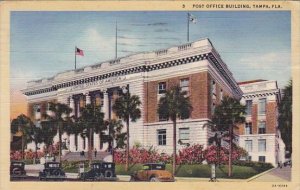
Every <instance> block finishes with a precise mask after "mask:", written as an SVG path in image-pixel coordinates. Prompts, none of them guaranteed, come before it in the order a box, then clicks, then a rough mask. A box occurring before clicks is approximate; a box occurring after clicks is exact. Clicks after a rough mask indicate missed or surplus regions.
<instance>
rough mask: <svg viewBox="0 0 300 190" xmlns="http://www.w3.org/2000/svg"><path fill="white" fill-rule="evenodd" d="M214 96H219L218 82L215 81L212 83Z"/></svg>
mask: <svg viewBox="0 0 300 190" xmlns="http://www.w3.org/2000/svg"><path fill="white" fill-rule="evenodd" d="M211 90H212V94H213V95H216V94H217V87H216V82H215V81H214V80H213V81H212V89H211Z"/></svg>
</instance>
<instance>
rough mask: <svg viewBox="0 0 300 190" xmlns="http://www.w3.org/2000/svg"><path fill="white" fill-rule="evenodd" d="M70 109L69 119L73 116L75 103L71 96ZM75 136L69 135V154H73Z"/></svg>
mask: <svg viewBox="0 0 300 190" xmlns="http://www.w3.org/2000/svg"><path fill="white" fill-rule="evenodd" d="M69 106H70V108H71V109H72V112H71V113H70V117H72V116H74V115H75V103H74V99H73V97H72V96H70V105H69ZM75 138H76V137H75V135H74V134H71V135H70V136H69V139H70V145H69V150H70V151H71V152H75V151H76V144H75Z"/></svg>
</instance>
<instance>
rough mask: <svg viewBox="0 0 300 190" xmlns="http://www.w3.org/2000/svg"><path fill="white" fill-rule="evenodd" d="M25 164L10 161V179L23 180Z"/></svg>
mask: <svg viewBox="0 0 300 190" xmlns="http://www.w3.org/2000/svg"><path fill="white" fill-rule="evenodd" d="M25 177H26V171H25V163H24V162H19V161H11V162H10V178H11V179H14V178H25Z"/></svg>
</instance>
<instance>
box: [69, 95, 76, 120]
mask: <svg viewBox="0 0 300 190" xmlns="http://www.w3.org/2000/svg"><path fill="white" fill-rule="evenodd" d="M69 106H70V108H71V109H72V112H71V113H70V117H71V116H73V115H75V102H74V99H73V97H72V96H70V105H69Z"/></svg>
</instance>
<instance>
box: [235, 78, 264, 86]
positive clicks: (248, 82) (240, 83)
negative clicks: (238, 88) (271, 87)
mask: <svg viewBox="0 0 300 190" xmlns="http://www.w3.org/2000/svg"><path fill="white" fill-rule="evenodd" d="M264 81H267V80H264V79H256V80H248V81H242V82H238V85H243V84H251V83H255V82H264Z"/></svg>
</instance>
